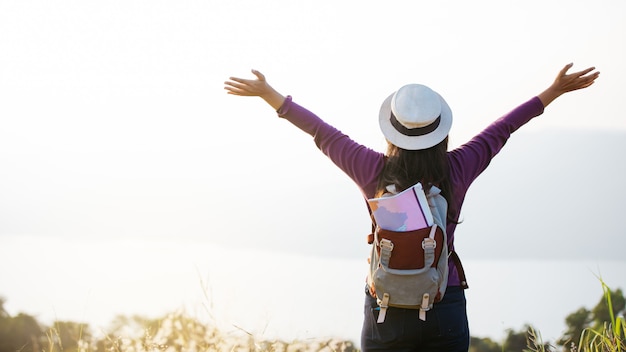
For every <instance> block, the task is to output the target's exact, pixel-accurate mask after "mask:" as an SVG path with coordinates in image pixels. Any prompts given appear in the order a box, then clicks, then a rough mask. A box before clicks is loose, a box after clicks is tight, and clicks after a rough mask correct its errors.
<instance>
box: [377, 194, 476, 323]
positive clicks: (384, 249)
mask: <svg viewBox="0 0 626 352" xmlns="http://www.w3.org/2000/svg"><path fill="white" fill-rule="evenodd" d="M387 190H388V191H390V192H389V193H387V194H386V195H385V196H393V195H396V194H397V192H395V186H394V185H391V186H388V187H387ZM418 192H421V194H422V195H421V196H418V195H416V198H420V197H424V198H422V199H425V200H426V201H427V203H428V204H427V205H428V207H427V208H425V209H424V210H425V212H428V209H430V214H432V218H431V221H430V222H431V223H432V225H430V226H427V227H423V228H419V229H416V230H409V231H393V230H386V229H382V228H381V227H380V226H378V225H377V224H376V220H375V218H374V215H373V212H372V208H371V207H370V204H369V203H368V210H369V211H370V216H371V218H372V234H370V235H369V236H368V242H369V243H370V244H372V250H371V254H370V260H369V262H370V270H369V274H368V277H367V283H368V287H369V291H370V294H371V295H372V297H375V298H376V300H377V302H378V305H379V307H380V312H379V315H378V323H383V322H384V321H385V315H386V313H387V308H388V307H399V308H409V309H418V310H419V318H420V319H421V320H424V321H425V320H426V312H427V311H429V310H430V309H431V308H432V307H433V304H434V303H436V302H439V301H440V300H441V299H442V298H443V296H444V294H445V292H446V286H447V283H448V257H449V256H450V254H451V253H449V250H448V243H447V236H446V219H447V210H448V203H447V201H446V199H445V198H444V197H443V196H442V195H441V190H440V189H439V188H437V187H435V186H431V187H430V189H429V190H428V191H427V192H426V193H425V194H424V192H423V191H422V190H421V187H419V189H418V190H417V192H416V193H418ZM424 207H425V205H424ZM415 211H419V210H415ZM430 214H428V215H430ZM454 259H455V263H456V264H458V265H457V268H459V274H460V275H461V276H462V278H461V279H462V284H463V285H464V288H466V287H467V286H466V284H465V279H464V275H463V270H462V267H461V266H460V261H458V257H457V256H456V255H454Z"/></svg>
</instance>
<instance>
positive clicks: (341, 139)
mask: <svg viewBox="0 0 626 352" xmlns="http://www.w3.org/2000/svg"><path fill="white" fill-rule="evenodd" d="M277 113H278V116H280V117H282V118H284V119H286V120H287V121H289V122H291V123H292V124H293V125H295V126H296V127H298V128H299V129H301V130H302V131H304V132H306V133H308V134H309V135H311V136H312V137H313V140H314V142H315V144H316V146H317V147H318V148H319V149H320V150H321V151H322V153H324V154H325V155H326V156H328V157H329V158H330V160H332V162H333V163H335V165H337V166H338V167H339V168H340V169H341V170H343V171H344V172H345V173H346V174H347V175H348V176H349V177H350V178H351V179H352V180H353V181H354V182H355V183H356V184H357V185H358V186H359V188H360V189H361V190H362V192H363V193H364V195H365V196H366V197H371V196H373V194H374V192H375V188H376V183H377V180H378V175H379V174H380V172H381V170H382V168H383V160H384V156H383V154H382V153H379V152H376V151H374V150H372V149H370V148H367V147H365V146H363V145H361V144H359V143H356V142H355V141H353V140H352V139H350V137H348V136H347V135H346V134H344V133H342V132H341V131H339V130H337V129H336V128H335V127H333V126H331V125H329V124H328V123H326V122H324V121H323V120H322V119H321V118H319V117H318V116H317V115H315V114H314V113H312V112H311V111H309V110H307V109H305V108H304V107H302V106H300V105H298V104H296V103H295V102H293V100H292V97H291V96H287V97H286V99H285V102H284V103H283V105H282V106H281V107H280V108H279V109H278V111H277Z"/></svg>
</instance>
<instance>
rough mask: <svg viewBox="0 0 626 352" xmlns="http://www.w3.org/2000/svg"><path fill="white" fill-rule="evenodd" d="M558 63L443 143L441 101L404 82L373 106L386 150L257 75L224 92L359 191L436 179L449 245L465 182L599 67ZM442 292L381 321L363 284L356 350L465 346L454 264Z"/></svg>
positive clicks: (373, 193) (446, 116)
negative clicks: (297, 134)
mask: <svg viewBox="0 0 626 352" xmlns="http://www.w3.org/2000/svg"><path fill="white" fill-rule="evenodd" d="M571 67H572V64H568V65H566V66H565V67H564V68H563V69H562V70H561V71H560V72H559V74H558V75H557V77H556V79H555V80H554V82H553V83H552V84H551V85H550V86H549V87H548V88H547V89H546V90H544V91H543V92H541V93H540V94H539V95H538V96H535V97H533V98H531V99H530V100H528V101H527V102H525V103H523V104H522V105H520V106H518V107H517V108H515V109H514V110H512V111H511V112H509V113H508V114H506V115H504V116H503V117H501V118H499V119H498V120H496V121H495V122H493V123H492V124H491V125H489V126H488V127H487V128H486V129H485V130H483V131H482V132H481V133H479V134H478V135H476V136H475V137H474V138H472V139H471V140H470V141H469V142H467V143H465V144H464V145H462V146H460V147H459V148H456V149H454V150H451V151H448V150H447V147H448V146H447V142H448V132H449V130H450V126H451V124H452V113H451V110H450V108H449V107H448V104H447V103H446V101H445V100H444V99H443V98H442V97H441V96H440V95H439V94H438V93H436V92H434V91H433V90H431V89H430V88H428V87H426V86H423V85H419V84H409V85H406V86H403V87H401V88H400V89H398V91H396V92H394V93H393V94H391V95H390V96H389V97H387V99H385V101H384V102H383V104H382V107H381V109H380V113H379V123H380V127H381V131H382V133H383V135H384V136H385V138H386V139H387V141H388V149H387V153H386V154H382V153H379V152H376V151H374V150H371V149H369V148H367V147H365V146H362V145H360V144H358V143H356V142H354V141H352V140H351V139H350V138H349V137H348V136H346V135H345V134H343V133H342V132H340V131H338V130H337V129H335V128H334V127H332V126H330V125H329V124H327V123H325V122H324V121H322V120H321V119H320V118H319V117H317V116H316V115H315V114H313V113H312V112H310V111H308V110H306V109H305V108H303V107H301V106H299V105H298V104H296V103H295V102H293V100H292V98H291V96H287V97H285V96H283V95H281V94H280V93H279V92H278V91H276V90H275V89H274V88H272V87H271V86H270V85H269V84H268V83H267V81H266V80H265V77H264V76H263V74H261V73H260V72H259V71H256V70H252V73H253V74H254V75H255V76H256V79H242V78H236V77H231V78H230V80H229V81H227V82H225V89H226V90H227V92H228V94H232V95H239V96H258V97H261V98H262V99H264V100H265V101H266V102H267V103H268V104H269V105H270V106H271V107H272V108H274V109H275V110H276V111H277V113H278V115H279V116H280V117H282V118H285V119H287V120H288V121H289V122H291V123H292V124H294V125H295V126H296V127H298V128H300V129H301V130H303V131H304V132H306V133H308V134H310V135H311V136H313V138H314V141H315V143H316V145H317V147H318V148H319V149H320V150H321V151H322V152H323V153H324V154H326V155H327V156H328V157H329V158H330V159H331V160H332V161H333V162H334V163H335V164H336V165H337V166H338V167H339V168H341V169H342V170H343V171H344V172H345V173H346V174H347V175H348V176H349V177H350V178H351V179H352V180H353V181H354V182H355V183H356V184H357V185H358V187H359V188H360V189H361V191H362V193H363V196H364V197H365V198H374V197H379V196H381V195H382V194H383V193H385V192H386V187H387V186H388V185H395V186H396V190H397V191H402V190H404V189H406V188H408V187H410V186H412V185H414V184H415V183H417V182H421V183H422V184H423V185H427V187H428V186H436V187H438V188H440V189H441V194H442V195H443V197H444V198H445V199H446V200H447V202H448V214H447V223H446V232H447V236H448V245H449V249H450V250H451V251H452V250H454V231H455V229H456V226H457V224H458V217H459V213H460V211H461V205H462V204H463V201H464V198H465V194H466V193H467V190H468V188H469V186H470V184H471V183H472V182H473V181H474V180H475V179H476V177H478V175H479V174H480V173H482V171H484V170H485V169H486V167H487V166H488V165H489V163H490V161H491V159H492V158H493V157H494V156H495V155H496V154H497V153H498V152H499V151H500V150H501V148H502V147H503V146H504V144H505V142H506V141H507V140H508V138H509V137H510V135H511V133H513V132H514V131H515V130H517V129H518V128H520V127H521V126H522V125H524V124H525V123H527V122H528V121H530V120H531V119H532V118H534V117H536V116H539V115H541V114H542V113H543V111H544V108H545V107H546V106H548V105H549V104H550V103H551V102H552V101H554V100H555V99H556V98H558V97H559V96H561V95H562V94H564V93H567V92H571V91H574V90H578V89H582V88H587V87H589V86H590V85H592V84H593V83H594V81H595V80H596V78H598V76H599V72H597V71H596V72H593V71H594V70H595V68H594V67H590V68H587V69H585V70H582V71H579V72H575V73H571V74H568V71H569V69H570V68H571ZM449 268H450V272H449V276H448V286H447V288H446V292H445V295H444V297H443V299H442V300H441V301H440V302H438V303H436V304H435V306H434V307H433V309H432V310H431V311H430V312H429V315H430V316H429V319H427V320H426V321H422V320H420V319H419V318H418V314H417V312H416V310H414V309H402V308H390V309H389V310H388V312H387V315H386V318H385V322H384V323H383V324H377V323H376V314H377V313H376V312H377V310H378V307H377V301H376V299H375V297H372V294H371V293H370V292H369V290H367V289H366V290H365V296H366V297H365V309H364V313H365V317H364V322H363V328H362V334H361V348H362V349H363V351H467V350H468V349H469V336H470V335H469V328H468V322H467V314H466V307H465V304H466V302H465V294H464V291H463V288H462V284H464V283H462V282H461V280H460V278H459V273H458V271H457V270H456V266H455V265H454V263H450V265H449Z"/></svg>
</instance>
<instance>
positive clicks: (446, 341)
mask: <svg viewBox="0 0 626 352" xmlns="http://www.w3.org/2000/svg"><path fill="white" fill-rule="evenodd" d="M377 308H378V304H377V303H376V299H375V298H373V297H372V296H370V294H369V292H367V289H366V293H365V309H364V313H365V317H364V320H363V329H362V330H361V349H362V350H363V352H368V351H406V352H409V351H413V352H417V351H419V352H429V351H433V352H441V351H445V352H457V351H458V352H467V351H468V350H469V342H470V335H469V326H468V323H467V311H466V309H465V292H464V291H463V289H462V288H461V287H458V286H452V287H448V288H447V289H446V294H445V295H444V297H443V300H442V301H441V302H439V303H435V305H434V306H433V308H432V309H431V310H430V311H428V312H426V321H422V320H420V319H419V317H418V312H419V311H418V310H417V309H403V308H394V307H390V308H388V309H387V316H386V317H385V321H384V322H383V323H380V324H378V323H377V322H376V320H377V319H378V313H379V312H380V310H378V309H377Z"/></svg>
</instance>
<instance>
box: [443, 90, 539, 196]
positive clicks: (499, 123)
mask: <svg viewBox="0 0 626 352" xmlns="http://www.w3.org/2000/svg"><path fill="white" fill-rule="evenodd" d="M543 110H544V106H543V104H542V103H541V100H539V98H538V97H533V98H531V99H530V100H528V101H527V102H525V103H523V104H522V105H520V106H518V107H517V108H515V109H513V110H512V111H510V112H509V113H507V114H506V115H504V116H502V117H500V118H499V119H497V120H496V121H494V122H493V123H492V124H491V125H489V126H488V127H487V128H485V129H484V130H483V131H482V132H480V133H479V134H478V135H476V136H475V137H474V138H472V139H471V140H470V141H469V142H467V143H465V144H463V145H462V146H460V147H459V148H457V149H455V150H453V151H451V152H450V153H449V160H450V171H451V175H450V176H451V178H452V180H453V182H454V183H455V184H456V185H457V186H461V188H462V189H464V190H467V188H468V187H469V186H470V184H471V183H472V182H473V181H474V180H475V179H476V178H477V177H478V175H480V174H481V173H482V172H483V171H484V170H485V169H486V168H487V166H489V163H490V162H491V160H492V159H493V157H494V156H496V154H498V153H499V152H500V150H501V149H502V147H504V145H505V144H506V142H507V140H508V139H509V137H510V136H511V134H512V133H513V132H515V131H516V130H517V129H519V128H520V127H521V126H523V125H524V124H526V123H527V122H528V121H530V120H531V119H532V118H534V117H536V116H539V115H541V114H542V113H543ZM455 181H456V182H455ZM459 183H460V185H459ZM455 193H456V192H455ZM463 193H464V192H463Z"/></svg>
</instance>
